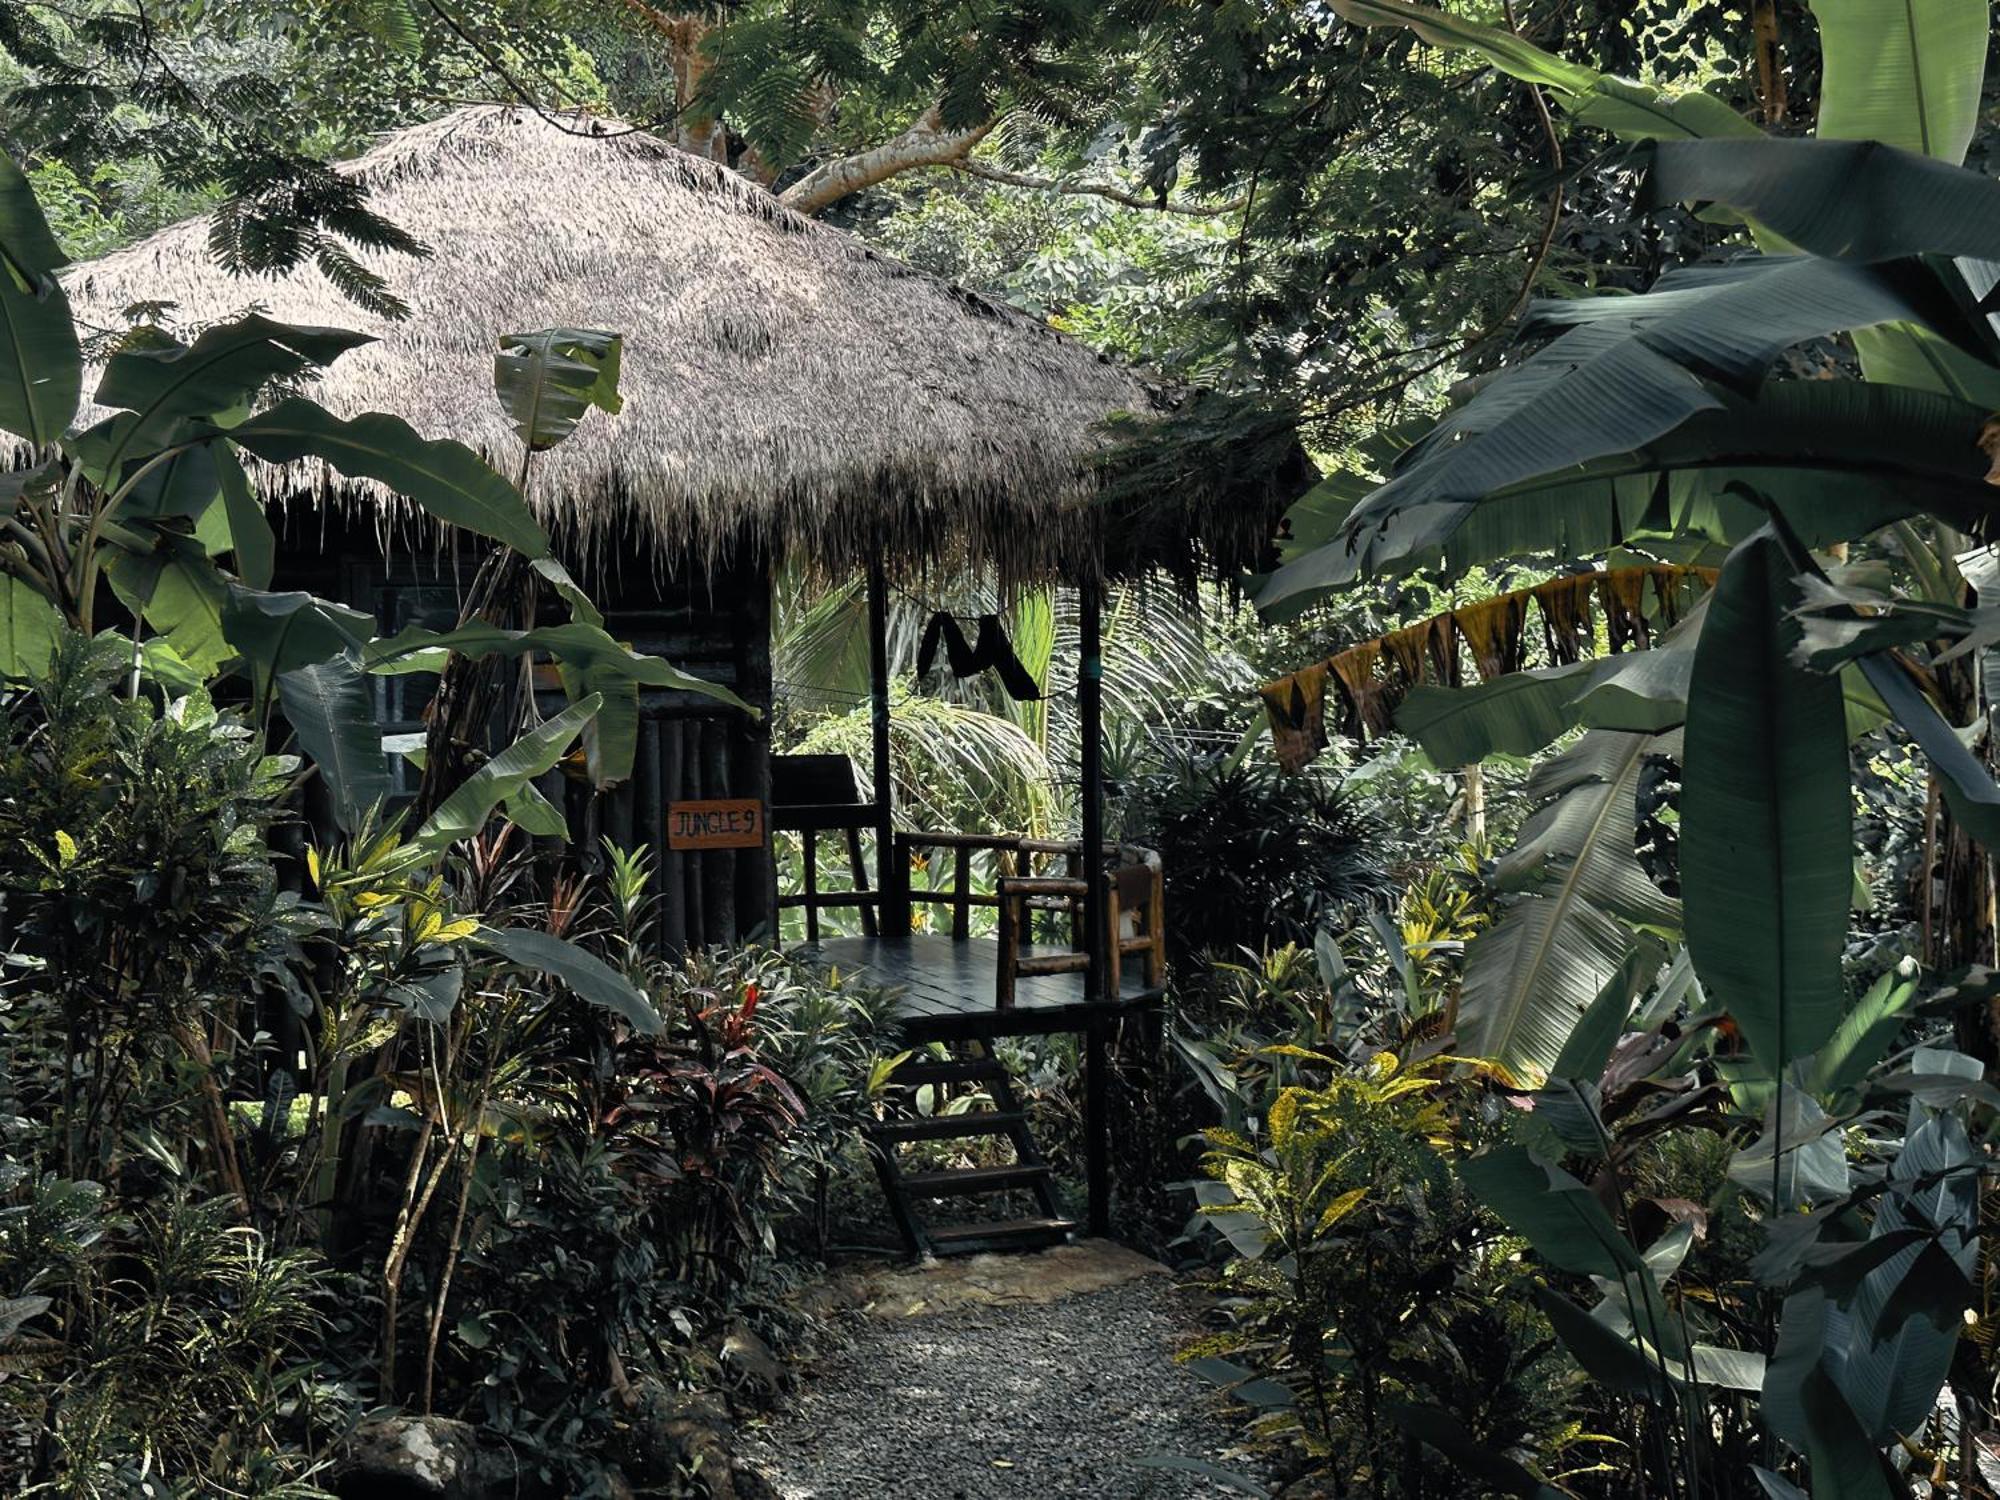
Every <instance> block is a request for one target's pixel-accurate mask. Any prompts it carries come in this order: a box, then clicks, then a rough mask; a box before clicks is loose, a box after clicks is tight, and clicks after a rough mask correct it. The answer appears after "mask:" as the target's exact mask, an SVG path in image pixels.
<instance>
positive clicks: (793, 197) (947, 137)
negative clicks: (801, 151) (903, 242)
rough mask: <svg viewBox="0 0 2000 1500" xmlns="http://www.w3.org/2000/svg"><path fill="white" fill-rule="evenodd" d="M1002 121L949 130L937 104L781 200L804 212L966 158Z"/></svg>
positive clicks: (814, 174)
mask: <svg viewBox="0 0 2000 1500" xmlns="http://www.w3.org/2000/svg"><path fill="white" fill-rule="evenodd" d="M999 123H1000V121H999V120H998V118H995V119H991V120H987V121H986V122H985V123H983V124H980V125H975V126H974V127H973V128H972V129H970V130H956V131H947V130H945V129H943V128H942V126H941V122H940V120H939V118H938V109H937V106H936V105H932V106H931V107H930V108H929V109H927V110H925V111H924V112H923V115H922V116H921V117H920V118H919V119H918V121H917V123H916V124H914V125H912V126H911V127H910V128H909V129H908V130H906V131H904V132H903V133H902V134H901V135H899V136H895V137H893V138H891V139H889V140H886V141H884V142H883V143H882V144H881V145H879V146H871V147H869V148H868V149H867V150H866V151H857V152H855V154H854V155H852V156H843V157H841V158H840V159H839V160H838V161H830V162H825V163H823V164H822V165H820V166H817V167H814V168H813V169H812V170H811V171H810V172H808V173H806V175H805V176H803V177H801V178H800V179H799V180H798V181H797V182H795V183H793V184H792V185H791V186H790V187H788V188H786V189H785V190H784V191H783V192H782V193H780V194H778V201H779V202H780V203H782V204H784V205H785V207H787V208H790V209H795V210H797V211H798V212H799V213H802V214H816V213H818V212H819V211H820V210H821V209H823V208H827V207H829V206H830V205H832V204H835V203H838V202H839V201H840V200H841V199H842V198H845V197H847V196H848V195H849V194H850V193H858V192H860V191H861V190H862V189H863V188H869V187H873V186H874V185H875V184H876V183H878V182H882V181H885V180H886V179H888V178H891V177H894V176H895V175H896V174H897V173H899V172H907V171H909V170H910V169H911V168H913V167H943V166H950V165H952V164H954V163H956V162H959V161H962V160H963V159H964V157H965V154H966V152H968V151H970V150H971V149H972V148H973V147H974V146H976V145H978V144H979V143H980V142H981V141H983V140H985V139H986V137H987V136H988V135H990V134H991V133H992V131H993V127H994V126H996V125H998V124H999Z"/></svg>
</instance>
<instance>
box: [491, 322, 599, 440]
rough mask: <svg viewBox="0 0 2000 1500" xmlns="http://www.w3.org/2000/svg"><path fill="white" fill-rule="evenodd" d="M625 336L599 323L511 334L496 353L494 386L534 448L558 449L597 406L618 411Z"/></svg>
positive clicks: (517, 429) (518, 430) (516, 427)
mask: <svg viewBox="0 0 2000 1500" xmlns="http://www.w3.org/2000/svg"><path fill="white" fill-rule="evenodd" d="M623 344H624V340H623V339H621V338H620V337H619V336H618V335H617V334H615V333H605V332H603V331H602V330H601V329H595V328H544V329H543V330H542V331H541V332H539V333H509V334H504V335H502V337H501V339H500V352H499V353H498V354H496V355H494V356H493V390H494V393H495V394H496V395H498V396H499V398H500V405H501V406H502V407H503V408H505V409H506V412H507V419H508V421H510V422H512V423H513V424H514V431H515V433H516V435H518V436H519V437H520V439H521V442H522V444H523V445H524V446H525V447H526V448H527V450H528V451H529V452H530V453H540V452H541V451H542V450H543V449H545V448H553V447H554V446H555V445H556V444H557V443H560V442H561V441H562V440H563V439H564V438H566V437H568V436H569V435H570V434H571V433H572V432H574V431H575V430H576V424H577V423H578V422H580V421H581V420H582V419H583V414H584V413H585V412H587V411H589V410H590V408H591V407H593V406H595V407H597V408H598V409H599V410H600V411H605V412H616V411H618V410H619V408H620V407H622V406H623V405H624V402H622V401H621V400H620V399H619V396H618V358H619V352H620V350H621V348H622V347H623Z"/></svg>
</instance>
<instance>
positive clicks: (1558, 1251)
mask: <svg viewBox="0 0 2000 1500" xmlns="http://www.w3.org/2000/svg"><path fill="white" fill-rule="evenodd" d="M1459 1172H1460V1173H1461V1175H1463V1176H1464V1178H1465V1185H1466V1186H1467V1187H1469V1188H1471V1189H1472V1193H1473V1196H1474V1197H1476V1198H1477V1199H1479V1201H1480V1202H1481V1203H1483V1204H1485V1205H1486V1206H1487V1207H1488V1208H1490V1209H1492V1210H1493V1212H1494V1213H1496V1214H1498V1215H1499V1216H1500V1217H1501V1219H1502V1220H1504V1221H1505V1222H1506V1225H1507V1227H1508V1228H1509V1229H1511V1230H1513V1231H1514V1232H1515V1233H1516V1234H1518V1235H1520V1236H1522V1237H1523V1238H1524V1239H1526V1240H1527V1242H1528V1243H1529V1244H1530V1245H1532V1246H1534V1248H1535V1253H1536V1254H1537V1255H1539V1256H1541V1257H1542V1259H1544V1260H1546V1261H1547V1262H1548V1263H1549V1264H1550V1265H1552V1266H1555V1267H1557V1268H1558V1269H1559V1270H1564V1271H1569V1272H1571V1273H1572V1274H1574V1275H1578V1276H1602V1277H1604V1278H1605V1279H1606V1280H1609V1281H1619V1280H1622V1279H1623V1278H1625V1277H1627V1276H1647V1275H1650V1274H1651V1273H1650V1272H1649V1271H1648V1270H1647V1268H1646V1263H1645V1261H1643V1260H1641V1259H1640V1257H1639V1252H1638V1251H1637V1250H1636V1249H1635V1248H1633V1245H1632V1242H1631V1241H1630V1240H1628V1239H1627V1238H1626V1237H1625V1235H1624V1233H1623V1232H1622V1231H1621V1230H1620V1229H1619V1228H1618V1225H1617V1224H1616V1223H1615V1222H1614V1221H1613V1220H1612V1218H1611V1215H1610V1214H1608V1213H1606V1212H1605V1209H1604V1205H1603V1204H1602V1203H1600V1202H1598V1201H1597V1196H1596V1194H1594V1193H1592V1192H1591V1190H1590V1189H1589V1188H1587V1187H1585V1186H1584V1185H1583V1184H1582V1183H1581V1182H1578V1181H1577V1180H1576V1178H1574V1177H1572V1176H1570V1174H1569V1173H1567V1172H1565V1171H1563V1170H1562V1169H1561V1168H1560V1167H1552V1166H1548V1165H1546V1164H1544V1163H1542V1162H1539V1161H1537V1160H1536V1159H1535V1158H1534V1157H1533V1156H1531V1155H1530V1154H1529V1153H1528V1151H1527V1149H1526V1148H1525V1147H1521V1146H1498V1147H1495V1148H1494V1149H1493V1150H1491V1151H1484V1152H1481V1153H1480V1154H1479V1155H1478V1156H1474V1157H1471V1158H1469V1159H1468V1160H1466V1161H1465V1162H1463V1163H1461V1164H1460V1166H1459Z"/></svg>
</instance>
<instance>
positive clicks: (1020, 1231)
mask: <svg viewBox="0 0 2000 1500" xmlns="http://www.w3.org/2000/svg"><path fill="white" fill-rule="evenodd" d="M923 1090H928V1091H929V1094H928V1102H929V1105H930V1109H929V1112H928V1113H925V1112H921V1111H920V1110H919V1108H918V1104H919V1100H920V1098H922V1097H923V1095H922V1092H921V1091H923ZM980 1094H983V1095H984V1096H985V1097H986V1098H987V1099H988V1100H990V1101H991V1103H992V1108H990V1109H977V1108H974V1109H954V1108H953V1107H952V1101H954V1100H963V1099H964V1098H965V1097H966V1096H968V1095H980ZM863 1134H864V1135H865V1136H866V1138H867V1141H868V1147H869V1155H870V1156H871V1157H872V1158H873V1159H874V1162H875V1172H876V1175H877V1176H878V1177H879V1178H880V1179H881V1183H882V1192H883V1196H884V1197H886V1198H887V1199H888V1202H889V1213H890V1215H891V1217H892V1218H894V1219H895V1221H896V1227H897V1229H898V1230H899V1231H901V1233H902V1236H903V1241H904V1243H905V1245H906V1246H907V1247H908V1248H909V1251H910V1253H911V1254H912V1255H914V1256H926V1255H970V1254H973V1253H975V1252H977V1251H983V1250H1031V1249H1040V1248H1042V1247H1043V1246H1047V1245H1055V1244H1060V1243H1062V1242H1063V1241H1065V1240H1067V1239H1068V1238H1069V1237H1070V1235H1071V1233H1072V1232H1073V1231H1074V1230H1075V1229H1076V1228H1077V1227H1078V1226H1077V1223H1076V1221H1075V1220H1073V1219H1066V1218H1064V1217H1062V1214H1061V1211H1060V1209H1059V1207H1058V1205H1057V1203H1056V1197H1055V1184H1054V1181H1053V1178H1052V1176H1051V1173H1050V1169H1049V1165H1048V1163H1047V1162H1046V1161H1045V1160H1043V1158H1042V1154H1041V1151H1040V1150H1039V1148H1037V1146H1036V1145H1035V1140H1034V1137H1033V1135H1032V1134H1030V1133H1029V1130H1028V1120H1027V1115H1026V1113H1025V1112H1024V1111H1023V1110H1022V1108H1021V1104H1020V1100H1019V1099H1018V1098H1017V1097H1016V1095H1015V1093H1014V1083H1013V1080H1012V1079H1011V1078H1009V1077H1008V1075H1007V1070H1006V1068H1005V1067H1004V1066H1002V1064H1001V1063H1000V1062H999V1060H998V1059H997V1058H996V1057H994V1055H993V1052H992V1049H991V1047H990V1046H988V1045H986V1044H984V1043H980V1042H965V1043H960V1044H959V1051H958V1053H956V1054H954V1055H952V1056H949V1057H944V1058H936V1057H926V1056H923V1055H918V1056H915V1057H912V1058H910V1059H909V1060H908V1061H906V1062H904V1063H903V1065H902V1066H901V1067H899V1068H897V1069H896V1072H895V1074H894V1075H893V1077H892V1079H891V1081H890V1089H889V1105H888V1109H887V1112H886V1113H885V1115H884V1117H883V1118H882V1119H880V1120H878V1121H876V1122H874V1123H873V1124H871V1125H868V1126H866V1127H864V1130H863ZM996 1138H997V1139H1000V1140H1004V1141H1005V1142H1006V1144H1007V1145H1008V1146H1009V1147H1010V1148H1011V1150H1012V1153H1013V1157H1014V1159H1013V1160H1012V1161H1011V1162H1004V1163H1000V1164H995V1165H983V1166H969V1167H946V1168H941V1169H929V1170H912V1169H911V1168H910V1165H909V1163H908V1162H907V1161H906V1159H905V1156H904V1151H905V1149H906V1148H908V1147H911V1146H917V1145H920V1144H923V1143H930V1142H939V1141H964V1142H968V1143H970V1142H972V1141H975V1140H990V1139H996ZM1023 1202H1025V1203H1026V1204H1028V1205H1029V1211H1028V1212H1027V1213H1025V1214H1020V1213H1012V1214H1007V1213H1001V1212H996V1210H1004V1209H1006V1208H1007V1207H1008V1206H1009V1205H1019V1204H1022V1203H1023ZM947 1205H948V1206H947Z"/></svg>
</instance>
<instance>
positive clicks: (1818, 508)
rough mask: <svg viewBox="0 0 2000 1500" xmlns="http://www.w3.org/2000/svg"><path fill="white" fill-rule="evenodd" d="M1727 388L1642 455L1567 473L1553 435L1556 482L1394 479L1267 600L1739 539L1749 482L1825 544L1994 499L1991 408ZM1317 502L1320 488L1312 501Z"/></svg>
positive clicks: (1796, 384)
mask: <svg viewBox="0 0 2000 1500" xmlns="http://www.w3.org/2000/svg"><path fill="white" fill-rule="evenodd" d="M1578 332H1601V330H1578ZM1575 336H1576V335H1575V334H1571V335H1569V337H1570V338H1574V337H1575ZM1567 342H1568V339H1567V338H1566V339H1564V340H1562V341H1560V342H1559V343H1558V344H1557V345H1555V346H1552V347H1560V346H1561V344H1562V343H1567ZM1934 342H1935V341H1934ZM1937 346H1938V347H1940V348H1945V349H1950V346H1949V345H1944V344H1942V343H1941V342H1939V343H1938V344H1937ZM1951 352H1953V353H1956V352H1957V351H1956V350H1951ZM1526 368H1527V367H1526V366H1524V367H1523V369H1524V370H1525V369H1526ZM1714 398H1715V403H1716V404H1715V409H1713V410H1709V411H1704V412H1702V413H1700V414H1699V415H1696V416H1694V417H1693V418H1692V419H1691V420H1689V421H1687V422H1685V423H1683V424H1681V425H1680V426H1679V427H1678V428H1676V429H1675V430H1673V431H1671V432H1668V433H1667V434H1665V435H1664V436H1661V437H1658V438H1656V439H1654V440H1652V441H1651V442H1648V443H1645V444H1643V445H1642V446H1640V447H1638V448H1637V449H1636V450H1634V451H1632V452H1630V453H1625V454H1620V455H1618V456H1615V457H1610V458H1603V459H1599V460H1596V461H1594V462H1590V463H1587V464H1583V465H1581V466H1579V467H1570V468H1564V467H1562V465H1564V464H1567V463H1568V460H1567V459H1565V458H1564V457H1563V456H1562V455H1563V452H1564V451H1565V450H1573V449H1574V447H1575V446H1577V444H1575V443H1573V442H1571V441H1570V440H1569V439H1568V438H1563V439H1559V440H1557V441H1555V442H1553V443H1551V444H1547V445H1544V446H1542V447H1541V448H1540V450H1539V451H1541V452H1542V453H1543V455H1544V461H1546V462H1547V463H1549V464H1550V466H1551V467H1550V468H1549V470H1547V471H1546V477H1538V478H1535V479H1532V480H1529V481H1526V482H1522V483H1514V484H1507V485H1499V484H1489V483H1487V482H1486V481H1485V480H1483V479H1482V478H1481V477H1480V475H1479V473H1478V471H1477V469H1476V468H1475V467H1472V466H1467V467H1465V468H1463V469H1461V470H1456V471H1454V472H1453V473H1452V474H1450V475H1448V476H1447V478H1448V480H1449V481H1450V482H1449V484H1448V485H1447V486H1446V487H1445V491H1444V492H1445V493H1446V494H1454V495H1456V498H1450V499H1446V498H1442V497H1438V498H1432V499H1427V500H1424V501H1423V502H1421V503H1417V504H1407V503H1406V501H1407V496H1408V491H1407V489H1406V490H1404V491H1402V492H1401V493H1400V494H1399V493H1398V492H1397V490H1396V482H1393V481H1392V483H1391V484H1389V485H1385V486H1383V487H1382V488H1380V489H1378V490H1377V491H1376V492H1375V493H1374V494H1373V495H1371V496H1370V497H1369V498H1368V500H1367V501H1365V502H1364V503H1363V504H1362V506H1361V507H1360V508H1359V509H1357V510H1356V512H1355V513H1354V515H1353V516H1352V517H1351V520H1350V524H1351V525H1352V526H1353V527H1355V528H1356V530H1355V531H1354V532H1353V533H1351V534H1339V533H1338V528H1326V529H1332V530H1335V531H1336V533H1337V534H1336V535H1335V537H1334V539H1333V540H1331V541H1328V542H1326V543H1324V544H1323V545H1321V546H1319V547H1316V548H1312V549H1310V550H1307V551H1304V552H1302V553H1299V554H1298V555H1296V556H1294V557H1292V558H1290V559H1289V560H1288V561H1287V562H1286V563H1285V564H1284V566H1282V567H1281V568H1279V569H1278V570H1277V571H1276V572H1275V573H1273V574H1272V575H1271V577H1270V579H1269V580H1268V582H1267V583H1266V584H1265V586H1264V588H1263V590H1262V591H1261V592H1260V593H1259V595H1258V598H1257V604H1258V608H1259V609H1260V610H1264V611H1265V612H1266V613H1272V612H1274V610H1280V611H1281V610H1282V609H1284V608H1285V607H1287V606H1296V605H1297V604H1298V603H1300V602H1302V601H1307V600H1310V599H1312V598H1316V597H1318V596H1319V595H1321V594H1323V593H1325V592H1326V591H1328V590H1330V589H1332V588H1336V587H1340V586H1343V585H1345V584H1347V583H1351V582H1352V581H1353V580H1354V579H1355V578H1357V577H1358V576H1360V575H1361V573H1362V572H1363V571H1377V572H1395V573H1400V572H1407V571H1410V570H1412V569H1415V568H1419V567H1442V568H1444V569H1446V570H1447V571H1450V572H1462V571H1463V570H1464V569H1466V568H1469V567H1472V566H1475V565H1477V564H1479V563H1483V562H1490V561H1492V560H1494V559H1496V558H1503V557H1510V556H1517V555H1520V554H1522V553H1532V552H1554V553H1556V554H1558V555H1561V556H1566V557H1588V556H1592V555H1594V554H1597V553H1601V552H1603V551H1604V550H1605V549H1606V548H1609V547H1614V546H1617V545H1619V544H1620V543H1622V542H1624V541H1626V540H1627V539H1628V538H1631V537H1634V536H1637V535H1641V534H1647V533H1651V534H1656V535H1664V534H1669V533H1677V532H1695V533H1700V534H1703V535H1707V536H1711V537H1714V538H1716V539H1718V540H1725V541H1737V540H1741V539H1742V538H1743V537H1745V536H1748V535H1749V534H1750V533H1751V532H1753V531H1755V530H1756V529H1757V528H1758V527H1759V526H1761V525H1762V524H1763V522H1764V519H1765V516H1764V512H1763V511H1762V510H1761V509H1759V508H1758V507H1757V506H1756V505H1754V504H1752V503H1751V502H1749V501H1747V500H1745V499H1744V498H1742V496H1741V492H1742V491H1743V490H1745V489H1748V490H1754V491H1755V492H1757V493H1758V494H1760V495H1762V496H1764V497H1765V498H1766V499H1767V500H1769V501H1770V502H1771V503H1772V504H1774V505H1776V506H1777V507H1778V508H1779V509H1780V510H1781V511H1782V512H1783V513H1784V514H1785V516H1786V519H1787V520H1788V522H1790V524H1791V525H1792V528H1793V530H1794V531H1796V532H1798V533H1799V534H1800V535H1801V537H1803V538H1804V539H1805V541H1806V542H1807V544H1808V545H1811V546H1818V545H1823V544H1825V543H1827V542H1833V541H1841V540H1845V539H1847V538H1850V537H1853V536H1858V535H1863V534H1865V533H1866V532H1868V531H1871V530H1873V529H1875V528H1876V527H1879V526H1883V525H1886V524H1888V523H1889V522H1890V521H1893V520H1898V519H1900V518H1902V517H1903V516H1906V515H1909V514H1911V513H1912V512H1914V511H1917V510H1927V511H1930V512H1933V513H1935V514H1939V515H1943V516H1945V517H1947V518H1949V519H1951V520H1953V521H1954V523H1955V524H1959V525H1961V526H1964V527H1966V528H1970V527H1972V526H1974V525H1976V524H1977V523H1978V522H1979V521H1980V520H1981V519H1982V518H1983V517H1985V516H1987V515H1989V514H1990V513H1991V511H1992V509H1993V504H1994V497H1993V491H1992V489H1991V488H1990V487H1989V486H1988V485H1987V484H1986V482H1985V479H1986V469H1987V463H1986V458H1985V455H1984V454H1983V453H1982V452H1981V451H1980V448H1979V433H1980V429H1981V428H1982V426H1983V425H1984V423H1985V420H1986V415H1987V413H1988V411H1989V410H1990V409H1991V408H1988V407H1983V406H1979V405H1975V404H1973V403H1971V402H1967V401H1963V400H1960V399H1957V398H1955V397H1951V396H1945V395H1936V394H1932V393H1931V392H1929V391H1917V390H1907V389H1902V388H1899V387H1895V386H1888V385H1876V384H1873V383H1868V382H1862V381H1853V380H1845V381H1837V380H1811V381H1804V380H1801V381H1776V382H1770V383H1767V384H1766V385H1765V386H1763V387H1762V388H1761V389H1760V390H1759V391H1758V393H1757V395H1756V396H1755V397H1754V398H1753V399H1750V400H1743V399H1740V398H1738V397H1736V396H1734V395H1731V394H1729V393H1726V392H1716V393H1714ZM1480 399H1483V396H1482V397H1481V398H1475V400H1474V403H1473V404H1474V405H1477V403H1478V401H1479V400H1480ZM1468 410H1469V408H1468ZM1500 436H1502V437H1503V438H1504V436H1505V435H1504V434H1501V435H1500ZM1480 441H1481V439H1480V438H1479V437H1476V436H1473V437H1467V438H1465V439H1463V440H1461V441H1460V442H1458V443H1457V444H1455V445H1453V446H1448V447H1446V448H1444V449H1443V450H1442V458H1441V459H1440V462H1442V459H1443V458H1449V457H1450V456H1451V454H1452V453H1453V452H1454V451H1455V450H1456V449H1459V448H1464V449H1470V448H1472V447H1474V446H1475V445H1476V444H1477V443H1478V442H1480ZM1432 451H1438V450H1432ZM1532 462H1533V461H1531V463H1532ZM1401 477H1402V476H1399V480H1400V479H1401ZM1461 491H1463V492H1468V493H1462V494H1461V493H1458V492H1461ZM1313 503H1314V497H1313V496H1312V495H1308V496H1307V497H1306V498H1305V499H1304V500H1302V501H1301V502H1300V504H1301V506H1304V507H1310V506H1311V505H1312V504H1313Z"/></svg>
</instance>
